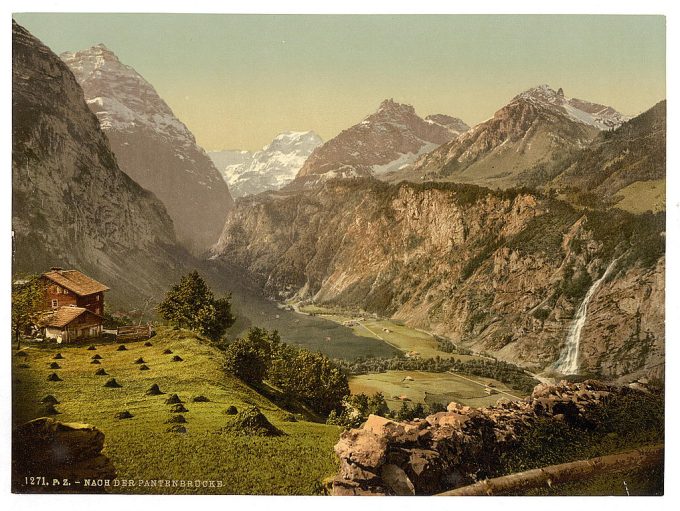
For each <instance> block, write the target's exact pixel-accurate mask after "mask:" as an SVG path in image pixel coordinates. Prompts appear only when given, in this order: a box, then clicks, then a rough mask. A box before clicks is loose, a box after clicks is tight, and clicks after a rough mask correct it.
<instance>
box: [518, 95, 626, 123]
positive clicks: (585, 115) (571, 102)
mask: <svg viewBox="0 0 680 511" xmlns="http://www.w3.org/2000/svg"><path fill="white" fill-rule="evenodd" d="M514 101H525V102H529V103H531V104H533V105H536V106H539V107H541V106H542V107H548V108H555V109H558V110H559V111H560V113H562V114H566V115H567V117H569V118H570V119H571V120H573V121H576V122H580V123H583V124H588V125H590V126H594V127H596V128H597V129H599V130H607V129H612V128H618V127H619V126H620V125H621V124H623V123H624V122H626V121H627V120H629V119H630V117H628V116H625V115H622V114H621V113H619V112H617V111H616V110H614V109H613V108H612V107H610V106H606V105H600V104H598V103H591V102H589V101H584V100H582V99H577V98H567V97H565V95H564V91H563V90H562V89H561V88H560V89H558V90H554V89H552V88H551V87H550V86H549V85H546V84H543V85H538V86H536V87H532V88H531V89H528V90H526V91H524V92H522V93H520V94H518V95H517V96H515V98H514V99H513V102H514Z"/></svg>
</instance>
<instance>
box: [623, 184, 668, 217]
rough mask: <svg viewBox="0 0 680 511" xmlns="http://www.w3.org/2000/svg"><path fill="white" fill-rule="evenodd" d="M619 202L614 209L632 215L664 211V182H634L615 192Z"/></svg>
mask: <svg viewBox="0 0 680 511" xmlns="http://www.w3.org/2000/svg"><path fill="white" fill-rule="evenodd" d="M616 195H617V196H620V197H621V200H620V201H619V202H617V203H616V207H617V208H620V209H623V210H625V211H628V212H630V213H633V214H639V213H644V212H645V211H652V212H654V213H656V212H659V211H665V209H666V180H665V179H658V180H653V181H636V182H635V183H631V184H629V185H628V186H626V187H625V188H622V189H621V190H619V191H618V192H616Z"/></svg>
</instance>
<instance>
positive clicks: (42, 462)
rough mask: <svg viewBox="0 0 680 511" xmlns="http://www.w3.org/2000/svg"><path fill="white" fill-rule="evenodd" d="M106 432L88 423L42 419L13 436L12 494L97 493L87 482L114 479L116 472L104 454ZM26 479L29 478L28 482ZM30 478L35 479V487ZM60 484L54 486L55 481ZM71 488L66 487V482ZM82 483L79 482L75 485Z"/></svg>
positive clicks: (23, 425)
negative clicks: (87, 480) (85, 483)
mask: <svg viewBox="0 0 680 511" xmlns="http://www.w3.org/2000/svg"><path fill="white" fill-rule="evenodd" d="M103 448H104V433H102V432H101V431H100V430H99V429H97V428H96V427H94V426H91V425H89V424H79V423H75V422H72V423H63V422H59V421H56V420H54V419H51V418H49V417H41V418H38V419H34V420H32V421H30V422H27V423H25V424H22V425H21V426H19V427H17V428H16V429H15V431H14V433H13V435H12V459H13V466H12V491H14V492H17V493H58V492H78V493H82V492H83V491H85V492H87V491H91V492H97V491H98V490H97V489H96V487H87V488H85V487H84V486H83V485H84V482H83V481H84V479H114V478H115V477H116V470H115V468H114V466H113V463H111V460H109V458H108V457H106V456H105V455H103V454H102V453H101V451H102V449H103ZM26 478H29V479H28V480H27V479H26ZM30 478H44V482H45V483H47V484H48V485H49V486H48V485H43V480H42V479H34V480H33V484H31V482H30ZM54 479H56V480H58V481H60V484H58V485H55V484H53V480H54ZM65 480H66V481H68V483H69V485H68V486H67V485H64V481H65ZM76 481H79V483H76Z"/></svg>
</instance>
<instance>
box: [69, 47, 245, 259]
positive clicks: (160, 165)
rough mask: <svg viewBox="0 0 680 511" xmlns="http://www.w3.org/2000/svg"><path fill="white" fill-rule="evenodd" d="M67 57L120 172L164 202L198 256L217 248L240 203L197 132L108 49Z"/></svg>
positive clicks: (181, 234) (184, 240)
mask: <svg viewBox="0 0 680 511" xmlns="http://www.w3.org/2000/svg"><path fill="white" fill-rule="evenodd" d="M61 59H62V60H63V62H65V63H66V64H67V65H68V66H69V68H70V69H71V71H72V72H73V74H74V75H75V77H76V80H77V81H78V83H79V84H80V86H81V87H82V89H83V92H84V93H85V99H86V101H87V105H88V107H89V108H90V110H91V111H92V112H93V113H94V114H95V115H96V116H97V118H98V119H99V123H100V125H101V127H102V129H103V130H104V131H105V132H106V134H107V136H108V138H109V140H110V142H111V148H112V149H113V152H114V153H115V155H116V159H117V161H118V164H119V165H120V168H121V169H122V170H123V171H124V172H125V173H126V174H127V175H128V176H130V177H131V178H132V179H134V180H135V181H137V182H138V183H139V184H140V185H142V186H143V187H144V188H146V189H147V190H150V191H152V192H153V193H154V194H155V195H156V196H157V197H158V198H159V199H160V200H161V201H162V202H163V204H164V205H165V207H166V208H167V211H168V213H169V214H170V216H171V218H172V220H173V223H174V225H175V229H176V231H177V235H178V238H179V239H180V240H181V241H182V243H183V244H184V245H185V246H186V247H187V248H189V249H190V250H192V251H194V252H195V253H200V252H201V251H203V250H204V249H206V248H207V247H208V246H210V245H211V244H212V243H214V242H215V241H216V239H217V237H218V235H219V233H220V231H221V229H222V225H223V224H224V219H225V217H226V213H227V210H228V209H229V208H230V207H232V206H233V199H232V197H231V195H230V194H229V190H228V188H227V185H226V183H225V182H224V180H223V179H222V176H220V173H219V172H218V171H217V169H216V168H215V166H214V165H213V163H212V161H211V160H210V158H208V155H207V154H206V152H205V151H204V150H203V148H201V147H200V146H198V144H197V143H196V139H195V138H194V135H193V134H192V133H191V131H189V129H188V128H187V127H186V126H185V125H184V123H182V122H181V121H180V120H179V119H178V118H177V117H176V116H175V115H174V113H173V112H172V110H171V109H170V107H169V106H168V105H167V103H166V102H165V101H164V100H163V99H162V98H161V97H160V96H159V95H158V93H157V92H156V89H154V87H153V86H152V85H151V84H150V83H149V82H148V81H147V80H146V79H145V78H144V77H143V76H142V75H140V74H139V73H138V72H137V71H136V70H135V69H134V68H133V67H131V66H129V65H126V64H124V63H123V62H121V61H120V59H119V58H118V57H117V56H116V55H115V54H114V53H113V52H112V51H111V50H109V49H108V48H106V46H104V45H101V44H100V45H96V46H92V47H91V48H87V49H85V50H81V51H76V52H67V53H63V54H62V55H61Z"/></svg>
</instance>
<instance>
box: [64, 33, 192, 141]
mask: <svg viewBox="0 0 680 511" xmlns="http://www.w3.org/2000/svg"><path fill="white" fill-rule="evenodd" d="M60 57H61V59H62V60H63V61H64V62H65V63H66V64H67V65H68V66H69V68H70V69H71V71H72V72H73V74H74V75H75V76H76V79H77V80H78V82H79V83H80V85H81V87H82V88H83V89H84V90H85V91H86V92H87V94H86V96H87V102H88V105H89V106H90V108H91V109H92V111H94V113H95V114H96V115H97V117H98V118H99V122H100V124H101V125H102V128H104V129H108V128H110V129H116V130H122V131H125V130H134V129H136V128H139V127H148V128H149V129H152V130H154V131H155V132H157V133H160V134H163V135H166V136H167V137H170V138H173V139H178V138H180V139H182V141H183V142H184V143H186V144H191V145H193V144H195V143H196V141H195V139H194V136H193V134H192V133H191V132H190V131H189V129H188V128H187V127H186V126H185V125H184V124H183V123H182V122H180V121H179V120H178V119H177V118H176V117H175V115H174V114H173V112H172V110H171V109H170V107H169V106H168V105H167V103H166V102H165V101H163V100H162V99H161V97H160V96H159V95H158V93H157V92H156V90H155V89H154V87H153V86H152V85H151V84H150V83H149V82H147V81H146V80H145V79H144V78H143V77H142V76H141V75H140V74H139V73H137V71H135V70H134V69H133V68H132V67H131V66H128V65H125V64H123V63H122V62H121V61H120V59H119V58H118V57H117V56H116V54H115V53H113V51H111V50H109V49H108V48H107V47H106V45H104V44H103V43H100V44H97V45H95V46H92V47H91V48H87V49H85V50H81V51H76V52H65V53H62V54H61V55H60Z"/></svg>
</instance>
